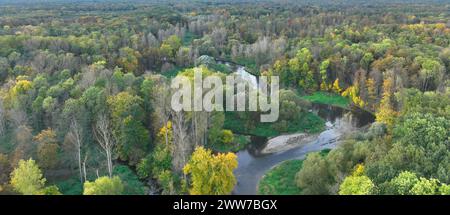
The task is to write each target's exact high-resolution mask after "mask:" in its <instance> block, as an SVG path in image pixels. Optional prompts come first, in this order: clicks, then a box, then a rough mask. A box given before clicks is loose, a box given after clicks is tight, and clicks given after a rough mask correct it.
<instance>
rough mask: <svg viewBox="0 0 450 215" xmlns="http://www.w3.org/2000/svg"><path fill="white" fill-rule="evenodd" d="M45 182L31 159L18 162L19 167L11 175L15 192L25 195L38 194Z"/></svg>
mask: <svg viewBox="0 0 450 215" xmlns="http://www.w3.org/2000/svg"><path fill="white" fill-rule="evenodd" d="M45 181H46V179H45V178H43V177H42V172H41V170H40V169H39V167H38V166H37V164H36V162H35V161H34V160H32V159H29V160H27V161H25V160H20V161H19V166H18V167H17V168H15V169H14V170H13V172H12V173H11V185H12V187H13V188H14V190H15V191H17V192H19V193H22V194H25V195H32V194H36V193H37V192H39V191H40V190H41V189H42V188H43V187H44V184H45Z"/></svg>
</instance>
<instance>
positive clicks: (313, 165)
mask: <svg viewBox="0 0 450 215" xmlns="http://www.w3.org/2000/svg"><path fill="white" fill-rule="evenodd" d="M295 180H296V183H297V186H298V187H300V188H301V189H302V190H303V191H302V194H306V195H314V194H319V195H320V194H322V195H325V194H330V187H331V184H332V183H333V178H332V177H331V175H330V170H329V166H328V162H327V160H326V159H325V158H324V157H323V156H321V155H320V154H319V153H311V154H308V156H307V157H306V159H305V161H304V162H303V167H302V169H301V170H300V171H299V172H298V173H297V175H296V176H295Z"/></svg>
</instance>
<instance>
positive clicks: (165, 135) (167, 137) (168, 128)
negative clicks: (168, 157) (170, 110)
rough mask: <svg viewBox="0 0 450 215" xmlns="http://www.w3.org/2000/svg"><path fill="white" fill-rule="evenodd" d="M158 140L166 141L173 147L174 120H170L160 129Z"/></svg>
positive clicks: (166, 143)
mask: <svg viewBox="0 0 450 215" xmlns="http://www.w3.org/2000/svg"><path fill="white" fill-rule="evenodd" d="M158 141H159V142H160V143H164V144H165V145H166V146H168V147H171V143H172V142H173V131H172V121H170V120H169V121H168V122H167V123H166V125H164V126H163V127H161V129H159V132H158Z"/></svg>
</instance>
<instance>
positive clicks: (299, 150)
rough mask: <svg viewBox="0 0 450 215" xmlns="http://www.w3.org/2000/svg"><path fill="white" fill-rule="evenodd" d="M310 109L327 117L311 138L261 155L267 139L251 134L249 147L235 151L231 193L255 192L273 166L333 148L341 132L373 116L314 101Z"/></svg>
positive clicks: (360, 125) (364, 123) (361, 125)
mask: <svg viewBox="0 0 450 215" xmlns="http://www.w3.org/2000/svg"><path fill="white" fill-rule="evenodd" d="M312 111H314V112H316V113H317V114H318V115H319V116H321V117H322V118H324V119H326V127H327V128H326V130H325V131H323V132H322V133H320V134H319V136H318V137H317V138H316V139H315V140H314V141H311V142H309V143H307V144H305V145H302V146H299V147H296V148H293V149H290V150H287V151H283V152H278V153H273V154H266V155H261V153H260V151H261V150H262V149H263V148H264V145H265V141H266V140H265V139H261V138H253V139H252V141H253V143H252V144H251V146H250V147H249V148H247V149H245V150H242V151H239V152H238V153H237V156H238V163H239V164H238V168H237V169H236V170H235V175H236V178H237V184H236V186H235V188H234V190H233V194H236V195H254V194H256V193H257V186H258V182H259V180H260V179H261V177H262V176H263V175H264V174H265V173H266V172H267V171H268V170H269V169H271V168H272V167H274V166H276V165H277V164H279V163H281V162H283V161H286V160H291V159H303V158H305V156H306V155H307V154H308V153H310V152H315V151H321V150H323V149H327V148H329V149H331V148H334V147H335V146H336V144H337V142H338V141H339V138H340V137H341V136H342V135H343V134H344V133H346V132H349V131H352V130H356V129H359V128H361V127H363V126H366V125H368V124H370V123H371V122H373V120H374V117H373V116H372V115H371V114H369V113H367V112H364V111H356V112H355V111H350V110H346V109H343V108H339V107H334V106H328V105H319V104H316V105H314V107H313V110H312Z"/></svg>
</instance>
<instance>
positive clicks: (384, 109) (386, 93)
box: [375, 78, 398, 128]
mask: <svg viewBox="0 0 450 215" xmlns="http://www.w3.org/2000/svg"><path fill="white" fill-rule="evenodd" d="M392 86H393V82H392V79H391V78H387V79H385V80H384V81H383V95H382V98H381V102H380V108H378V111H377V113H376V114H375V117H376V121H377V122H382V123H385V124H386V125H387V126H388V128H391V127H392V125H393V124H394V120H395V118H396V117H397V115H398V113H397V112H396V111H395V110H394V109H393V107H392V102H391V100H392Z"/></svg>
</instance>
